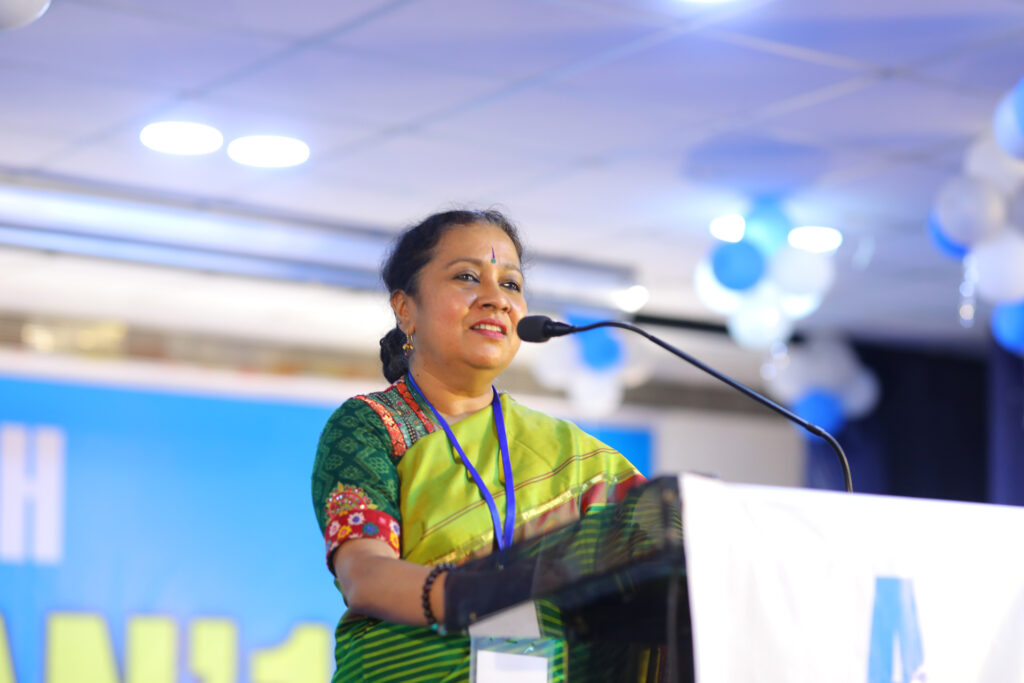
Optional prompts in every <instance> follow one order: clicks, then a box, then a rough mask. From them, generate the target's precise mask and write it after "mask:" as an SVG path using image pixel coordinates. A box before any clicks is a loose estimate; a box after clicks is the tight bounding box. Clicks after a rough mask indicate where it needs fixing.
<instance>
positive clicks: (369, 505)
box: [312, 399, 401, 571]
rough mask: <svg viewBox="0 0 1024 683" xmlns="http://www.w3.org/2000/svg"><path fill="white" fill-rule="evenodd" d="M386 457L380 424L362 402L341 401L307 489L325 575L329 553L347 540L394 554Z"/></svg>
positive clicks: (395, 519) (396, 518) (395, 522)
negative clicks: (376, 543)
mask: <svg viewBox="0 0 1024 683" xmlns="http://www.w3.org/2000/svg"><path fill="white" fill-rule="evenodd" d="M391 452H392V445H391V439H390V438H389V436H388V432H387V430H386V429H385V427H384V424H383V423H382V422H381V419H380V417H378V416H377V414H376V413H375V412H374V411H373V409H372V408H370V407H369V406H368V405H367V404H366V403H364V402H363V401H360V400H358V399H350V400H348V401H346V402H345V403H343V404H342V405H341V407H340V408H338V409H337V410H336V411H334V414H333V415H331V417H330V419H328V420H327V424H326V426H325V427H324V430H323V433H322V434H321V435H320V443H319V445H318V447H317V451H316V460H315V461H314V463H313V477H312V480H313V481H312V483H313V507H314V509H315V511H316V518H317V522H319V524H320V531H321V532H322V533H323V536H324V544H325V548H326V551H327V567H328V569H331V561H332V556H333V555H334V551H335V550H337V548H338V546H340V545H341V544H342V543H344V542H345V541H347V540H349V539H352V538H377V539H380V540H382V541H384V542H385V543H387V544H388V545H390V546H391V548H392V549H393V550H394V551H395V553H396V555H397V554H400V552H401V549H400V548H401V546H400V541H399V539H400V537H401V527H400V521H401V520H400V512H399V498H398V487H399V480H398V470H396V469H395V465H394V462H393V461H392V458H391ZM332 571H333V570H332Z"/></svg>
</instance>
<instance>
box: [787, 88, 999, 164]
mask: <svg viewBox="0 0 1024 683" xmlns="http://www.w3.org/2000/svg"><path fill="white" fill-rule="evenodd" d="M996 104H997V101H996V100H994V99H992V98H990V97H988V96H985V95H979V94H977V93H973V92H970V93H969V92H964V91H960V90H957V89H955V88H951V87H945V86H941V85H934V84H930V83H923V82H917V81H913V80H910V79H907V78H901V77H892V78H886V79H883V80H879V81H876V82H874V83H866V84H865V85H864V87H862V88H859V89H856V90H853V91H850V92H847V93H844V94H840V95H839V96H837V97H835V98H832V99H829V100H825V101H822V102H819V103H815V104H812V105H810V106H807V107H805V108H802V109H799V110H796V111H792V112H787V113H784V114H781V115H779V116H777V117H773V118H772V119H771V120H770V122H771V123H772V124H773V125H779V126H782V127H784V128H787V129H792V130H802V131H804V132H805V134H806V135H807V136H808V137H815V138H817V139H818V140H819V141H820V143H821V144H823V145H827V146H839V147H849V148H854V149H859V150H862V151H866V150H872V151H876V152H879V153H888V152H892V153H904V154H905V153H907V152H908V151H912V152H928V151H930V150H933V149H935V148H940V147H943V146H948V145H950V144H954V143H956V144H964V145H966V144H967V142H968V140H969V139H970V138H971V137H973V136H975V135H977V134H979V133H981V132H982V130H983V129H984V127H985V125H986V124H987V123H988V121H989V119H990V118H991V114H992V112H993V111H994V109H995V106H996Z"/></svg>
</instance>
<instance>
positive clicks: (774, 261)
mask: <svg viewBox="0 0 1024 683" xmlns="http://www.w3.org/2000/svg"><path fill="white" fill-rule="evenodd" d="M735 218H736V219H737V220H739V219H740V217H739V216H736V217H735ZM740 225H741V229H740V230H738V231H736V234H737V235H739V234H742V237H739V238H738V241H719V242H716V243H715V244H714V245H713V246H712V248H711V251H710V252H709V253H708V254H707V255H706V256H705V257H704V259H702V260H701V261H700V263H698V264H697V268H696V271H695V273H694V285H695V288H696V291H697V296H698V297H699V298H700V299H701V301H702V302H703V303H704V305H705V306H707V307H708V308H710V309H711V310H713V311H715V312H717V313H721V314H722V315H726V316H728V317H729V319H728V330H729V334H730V335H731V336H732V338H733V339H734V340H735V341H736V343H738V344H739V345H740V346H742V347H744V348H747V349H756V350H764V349H768V348H771V346H772V345H773V344H775V343H777V342H784V341H786V340H787V339H789V337H790V335H791V334H792V333H793V323H794V321H796V320H799V319H800V318H803V317H805V316H808V315H810V314H811V313H813V312H814V311H815V310H817V308H818V306H820V305H821V300H822V298H823V297H824V296H825V293H826V292H827V291H828V290H829V288H830V287H831V286H832V282H833V280H834V279H835V264H834V263H833V260H832V255H831V254H830V253H818V252H811V251H805V250H803V249H798V248H796V247H794V246H791V245H790V244H787V239H788V236H789V233H790V230H791V229H792V227H793V225H792V223H791V222H790V220H789V218H788V217H787V216H786V214H785V212H784V211H783V210H782V209H781V207H780V206H779V205H778V203H776V202H759V203H756V204H755V205H754V206H753V208H752V209H751V210H750V211H749V212H748V214H747V216H746V217H745V218H744V219H743V220H742V221H741V222H740Z"/></svg>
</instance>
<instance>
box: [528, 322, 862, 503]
mask: <svg viewBox="0 0 1024 683" xmlns="http://www.w3.org/2000/svg"><path fill="white" fill-rule="evenodd" d="M597 327H618V328H621V329H623V330H629V331H631V332H636V333H637V334H639V335H640V336H642V337H646V338H647V339H649V340H650V341H652V342H654V343H655V344H657V345H658V346H660V347H661V348H663V349H665V350H666V351H668V352H669V353H672V354H674V355H676V356H678V357H680V358H682V359H683V360H685V361H686V362H687V363H689V364H690V365H693V366H694V367H696V368H700V369H701V370H703V371H704V372H706V373H708V374H709V375H711V376H712V377H714V378H716V379H718V380H720V381H722V382H725V383H726V384H728V385H729V386H731V387H732V388H733V389H735V390H736V391H739V392H741V393H743V394H745V395H746V396H747V397H749V398H752V399H753V400H755V401H757V402H758V403H760V404H761V405H763V406H765V407H767V408H770V409H772V410H774V411H775V412H776V413H778V414H779V415H782V416H783V417H785V418H786V419H788V420H790V421H791V422H794V423H796V424H798V425H800V426H801V427H803V428H804V429H806V430H807V431H808V432H810V433H811V434H814V435H815V436H819V437H821V438H822V439H824V440H825V441H826V442H828V445H829V446H831V447H832V450H834V451H835V452H836V455H837V456H838V457H839V464H840V465H841V466H842V468H843V482H844V483H845V484H846V490H847V491H848V492H850V493H853V479H852V477H851V476H850V463H849V462H848V461H847V460H846V454H845V453H844V452H843V447H842V446H840V445H839V442H838V441H836V439H835V437H834V436H832V435H831V434H829V433H828V432H826V431H825V430H824V429H822V428H821V427H819V426H818V425H816V424H814V423H811V422H808V421H807V420H805V419H803V418H802V417H800V416H799V415H797V414H796V413H794V412H793V411H791V410H787V409H786V408H783V407H782V406H780V405H779V404H778V403H776V402H775V401H772V400H771V399H769V398H767V397H765V396H762V395H761V394H759V393H757V392H756V391H754V390H753V389H751V388H750V387H748V386H746V385H744V384H741V383H739V382H737V381H736V380H734V379H733V378H731V377H729V376H727V375H723V374H722V373H720V372H719V371H718V370H715V369H714V368H712V367H709V366H707V365H705V364H704V363H702V362H700V361H699V360H697V359H696V358H694V357H693V356H691V355H690V354H688V353H686V352H685V351H680V350H679V349H677V348H676V347H674V346H672V345H671V344H669V343H668V342H666V341H662V340H661V339H658V338H657V337H655V336H654V335H653V334H650V333H649V332H646V331H645V330H643V329H641V328H639V327H637V326H636V325H631V324H629V323H622V322H618V321H617V320H603V321H601V322H596V323H593V324H592V325H584V326H582V327H575V326H573V325H568V324H566V323H560V322H555V321H554V320H551V318H548V317H547V316H544V315H529V316H526V317H525V318H523V319H522V320H520V321H519V325H518V326H517V327H516V331H517V332H518V333H519V337H520V339H522V340H523V341H528V342H546V341H547V340H548V339H550V338H551V337H560V336H562V335H566V334H575V333H577V332H586V331H587V330H592V329H594V328H597Z"/></svg>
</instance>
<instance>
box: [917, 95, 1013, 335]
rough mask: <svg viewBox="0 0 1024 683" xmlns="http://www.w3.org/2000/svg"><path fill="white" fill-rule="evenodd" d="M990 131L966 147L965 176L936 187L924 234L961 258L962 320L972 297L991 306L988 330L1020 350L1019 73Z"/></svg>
mask: <svg viewBox="0 0 1024 683" xmlns="http://www.w3.org/2000/svg"><path fill="white" fill-rule="evenodd" d="M992 127H993V131H992V133H986V134H985V135H983V136H982V137H980V138H979V139H978V140H976V141H975V142H974V143H973V144H972V145H971V147H970V148H969V149H968V151H967V154H966V156H965V158H964V164H963V174H962V175H960V176H957V177H954V178H951V179H950V180H949V181H947V182H946V183H945V184H944V185H943V186H942V188H941V189H940V190H939V194H938V197H937V198H936V202H935V209H934V211H933V212H932V214H931V216H930V217H929V221H928V232H929V234H930V236H931V238H932V242H933V243H934V244H935V246H936V247H937V248H938V249H939V250H940V251H941V252H942V253H944V254H946V255H948V256H951V257H952V258H956V259H963V261H964V273H965V278H964V283H963V285H961V294H962V295H963V296H965V297H967V301H966V303H964V302H962V303H961V309H960V311H961V313H960V315H961V320H963V321H964V322H965V324H969V323H970V321H972V320H973V317H974V306H973V296H974V294H975V293H977V296H978V297H980V298H981V299H982V300H984V301H986V302H987V303H990V304H994V305H995V310H994V311H993V315H992V318H991V327H992V333H993V335H994V336H995V338H996V340H997V341H998V342H999V344H1001V345H1002V346H1003V347H1004V348H1006V349H1009V350H1010V351H1013V352H1014V353H1018V354H1021V355H1024V79H1021V81H1020V82H1019V83H1018V84H1017V86H1016V87H1015V88H1014V89H1013V90H1012V91H1010V92H1009V93H1007V94H1006V96H1005V97H1003V99H1002V101H1001V102H1000V103H999V106H998V107H997V108H996V111H995V115H994V117H993V122H992Z"/></svg>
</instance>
